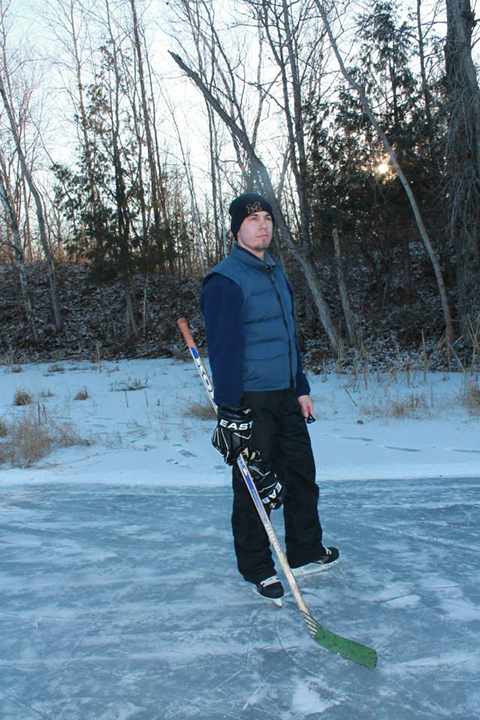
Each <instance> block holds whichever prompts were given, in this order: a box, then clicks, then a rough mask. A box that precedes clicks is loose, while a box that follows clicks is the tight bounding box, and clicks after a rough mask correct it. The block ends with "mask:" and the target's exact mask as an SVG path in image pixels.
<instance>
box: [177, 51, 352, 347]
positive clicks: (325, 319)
mask: <svg viewBox="0 0 480 720" xmlns="http://www.w3.org/2000/svg"><path fill="white" fill-rule="evenodd" d="M170 55H171V56H172V58H173V59H174V60H175V62H176V63H177V65H178V66H179V67H180V68H181V69H182V70H183V72H185V74H186V75H187V76H188V77H189V78H190V79H191V80H193V82H194V83H195V85H196V86H197V87H198V89H199V90H200V91H201V92H202V94H203V95H204V97H205V99H206V100H207V101H208V102H209V103H210V105H211V106H212V108H213V109H214V110H215V112H216V113H217V114H218V115H219V117H220V118H221V119H222V120H223V122H224V123H225V124H226V126H227V127H228V129H229V131H230V133H231V134H232V136H233V137H235V139H236V141H237V143H238V144H239V145H240V147H241V148H242V149H243V151H244V152H245V154H246V156H247V158H248V161H249V163H250V166H251V168H252V172H254V173H255V174H256V176H257V177H258V179H259V182H260V184H261V186H262V187H263V188H264V191H265V193H266V195H267V197H268V198H269V200H270V202H271V203H272V206H273V208H274V211H275V218H276V220H277V221H278V229H279V231H280V234H281V236H282V239H283V240H284V242H285V243H286V245H287V247H288V248H289V250H290V252H291V253H292V255H293V256H294V257H295V259H296V260H297V261H298V263H299V264H300V266H301V268H302V270H303V272H304V273H305V277H306V278H307V282H308V285H309V287H310V290H311V292H312V296H313V299H314V302H315V306H316V308H317V311H318V314H319V317H320V319H321V321H322V323H323V326H324V328H325V331H326V333H327V335H328V337H329V340H330V342H331V344H332V347H333V348H334V350H335V351H338V350H339V348H340V338H339V336H338V332H337V329H336V327H335V326H334V324H333V321H332V318H331V315H330V311H329V308H328V306H327V303H326V300H325V297H324V295H323V292H322V290H321V288H320V286H319V283H318V278H317V275H316V272H315V270H314V268H313V266H312V264H311V262H310V261H309V260H308V258H307V257H306V256H305V254H304V253H303V252H302V250H301V249H300V248H299V247H298V245H297V244H296V242H295V240H294V238H293V235H292V233H291V231H290V229H289V227H288V225H287V223H286V221H285V217H284V214H283V212H282V209H281V206H280V203H279V200H278V199H277V197H276V193H275V189H274V187H273V183H272V180H271V178H270V174H269V172H268V170H267V168H266V167H265V165H264V163H263V162H262V161H261V159H260V158H259V156H258V155H257V153H256V152H255V149H254V147H253V146H252V143H251V141H250V139H249V136H248V134H247V131H246V129H244V127H241V124H240V123H237V122H236V121H235V119H234V118H233V117H232V116H231V114H230V113H229V112H227V110H226V109H225V108H224V107H223V105H222V103H221V102H220V101H219V100H218V98H216V97H214V95H213V94H212V92H211V91H210V90H209V88H208V87H207V85H206V84H205V82H204V80H203V79H202V78H201V77H200V75H199V74H198V73H197V72H195V71H194V70H192V69H191V68H190V67H189V66H188V65H186V64H185V63H184V61H183V60H182V58H181V57H180V56H179V55H177V54H175V53H172V52H171V53H170ZM242 124H244V123H242Z"/></svg>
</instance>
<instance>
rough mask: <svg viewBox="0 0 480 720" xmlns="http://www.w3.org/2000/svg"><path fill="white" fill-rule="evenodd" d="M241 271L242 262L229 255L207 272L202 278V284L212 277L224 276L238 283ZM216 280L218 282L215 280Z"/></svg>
mask: <svg viewBox="0 0 480 720" xmlns="http://www.w3.org/2000/svg"><path fill="white" fill-rule="evenodd" d="M242 272H243V267H242V263H241V262H240V261H239V260H237V259H236V258H234V257H232V256H231V255H229V256H228V257H226V258H225V259H224V260H222V261H221V262H219V263H218V265H215V267H214V268H212V269H211V270H210V272H209V273H207V274H206V275H205V277H204V279H203V284H204V285H205V283H206V282H207V281H209V280H210V279H212V278H225V279H227V280H230V281H233V282H236V283H237V284H239V280H240V275H241V274H242ZM216 282H219V281H218V280H216Z"/></svg>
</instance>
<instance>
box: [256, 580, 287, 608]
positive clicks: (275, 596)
mask: <svg viewBox="0 0 480 720" xmlns="http://www.w3.org/2000/svg"><path fill="white" fill-rule="evenodd" d="M255 587H256V592H258V594H259V595H261V596H262V597H264V598H266V599H267V600H271V601H272V602H273V603H274V605H276V606H277V607H282V600H281V598H282V597H283V595H284V592H283V585H282V583H281V582H280V580H279V578H278V575H272V576H271V577H269V578H266V579H265V580H261V581H260V582H259V583H258V584H257V585H256V586H255Z"/></svg>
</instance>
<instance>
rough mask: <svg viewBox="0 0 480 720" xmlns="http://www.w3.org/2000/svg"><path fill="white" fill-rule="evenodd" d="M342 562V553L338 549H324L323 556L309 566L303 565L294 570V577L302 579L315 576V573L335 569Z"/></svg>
mask: <svg viewBox="0 0 480 720" xmlns="http://www.w3.org/2000/svg"><path fill="white" fill-rule="evenodd" d="M339 561H340V553H339V551H338V549H337V548H336V547H328V548H324V552H323V554H322V555H321V556H320V557H319V558H318V560H314V561H313V562H311V563H308V564H307V565H302V566H301V567H298V568H292V573H293V575H294V577H296V578H301V577H305V575H313V573H318V572H323V570H327V569H328V568H331V567H333V566H334V565H336V564H337V563H338V562H339Z"/></svg>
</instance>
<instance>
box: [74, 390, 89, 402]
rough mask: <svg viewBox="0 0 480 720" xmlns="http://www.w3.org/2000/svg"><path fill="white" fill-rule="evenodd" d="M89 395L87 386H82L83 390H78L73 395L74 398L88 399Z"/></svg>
mask: <svg viewBox="0 0 480 720" xmlns="http://www.w3.org/2000/svg"><path fill="white" fill-rule="evenodd" d="M89 397H90V395H89V393H88V388H86V387H84V388H83V390H79V392H78V393H77V394H76V395H75V398H74V399H75V400H88V398H89Z"/></svg>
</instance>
